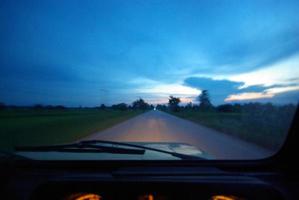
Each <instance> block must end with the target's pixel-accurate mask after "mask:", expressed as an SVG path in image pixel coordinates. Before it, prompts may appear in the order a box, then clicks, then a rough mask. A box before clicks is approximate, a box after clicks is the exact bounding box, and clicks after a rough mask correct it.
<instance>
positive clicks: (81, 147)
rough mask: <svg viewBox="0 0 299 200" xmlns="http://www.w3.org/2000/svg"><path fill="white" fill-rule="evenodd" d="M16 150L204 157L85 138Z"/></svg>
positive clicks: (196, 158)
mask: <svg viewBox="0 0 299 200" xmlns="http://www.w3.org/2000/svg"><path fill="white" fill-rule="evenodd" d="M98 143H100V144H109V145H117V146H126V147H134V148H122V147H117V146H105V145H99V144H98ZM15 150H16V151H35V152H41V151H45V152H48V151H57V152H78V153H115V154H144V153H145V150H150V151H155V152H160V153H165V154H169V155H172V156H174V157H177V158H180V159H182V160H203V158H201V157H198V156H193V155H186V154H181V153H176V152H171V151H165V150H162V149H156V148H152V147H147V146H143V145H137V144H131V143H124V142H114V141H106V140H85V141H81V142H78V143H73V144H64V145H50V146H17V147H15Z"/></svg>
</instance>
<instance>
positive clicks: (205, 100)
mask: <svg viewBox="0 0 299 200" xmlns="http://www.w3.org/2000/svg"><path fill="white" fill-rule="evenodd" d="M198 100H199V102H200V103H199V109H200V110H201V111H210V110H212V109H213V105H212V103H211V101H210V95H209V92H208V90H203V91H202V92H201V94H200V95H199V96H198Z"/></svg>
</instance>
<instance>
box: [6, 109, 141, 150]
mask: <svg viewBox="0 0 299 200" xmlns="http://www.w3.org/2000/svg"><path fill="white" fill-rule="evenodd" d="M141 113H142V111H132V110H129V111H117V110H96V109H66V110H33V109H11V110H2V111H0V149H1V150H12V148H13V146H17V145H48V144H58V143H67V142H73V141H76V140H78V139H80V138H82V137H85V136H88V135H90V134H92V133H94V132H97V131H101V130H103V129H106V128H108V127H111V126H113V125H115V124H117V123H120V122H122V121H124V120H127V119H129V118H131V117H134V116H136V115H138V114H141Z"/></svg>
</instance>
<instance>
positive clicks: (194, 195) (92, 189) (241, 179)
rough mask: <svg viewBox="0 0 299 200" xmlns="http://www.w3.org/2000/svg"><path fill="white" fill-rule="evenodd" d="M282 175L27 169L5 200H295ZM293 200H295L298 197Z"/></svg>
mask: <svg viewBox="0 0 299 200" xmlns="http://www.w3.org/2000/svg"><path fill="white" fill-rule="evenodd" d="M284 179H285V178H284V177H282V176H281V175H280V174H279V173H274V172H273V173H272V172H271V173H269V172H255V173H251V172H236V171H234V172H233V171H224V170H220V169H218V168H215V167H169V166H168V167H120V168H114V169H113V170H111V169H105V170H103V169H101V167H99V168H96V167H92V169H84V170H83V169H67V170H66V169H55V170H54V169H53V168H52V169H47V168H39V169H34V170H33V169H32V168H25V169H24V168H23V169H17V170H15V171H14V173H13V175H10V176H8V175H6V180H7V184H5V185H6V186H5V187H4V191H3V196H6V199H32V200H36V199H49V200H50V199H51V200H52V199H55V200H98V199H101V200H105V199H107V200H120V199H132V200H134V199H136V200H154V199H159V200H172V199H173V200H176V199H178V200H179V199H184V200H195V199H203V200H240V199H242V200H245V199H248V200H249V199H271V200H275V199H293V198H292V196H290V192H289V191H288V189H287V188H285V187H283V186H282V185H281V183H282V182H283V180H284ZM294 199H295V198H294Z"/></svg>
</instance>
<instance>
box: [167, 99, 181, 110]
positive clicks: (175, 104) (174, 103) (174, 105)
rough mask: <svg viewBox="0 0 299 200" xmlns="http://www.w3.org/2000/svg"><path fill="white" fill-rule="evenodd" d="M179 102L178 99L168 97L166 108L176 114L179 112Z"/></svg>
mask: <svg viewBox="0 0 299 200" xmlns="http://www.w3.org/2000/svg"><path fill="white" fill-rule="evenodd" d="M180 102H181V100H180V98H177V97H173V96H169V99H168V106H169V108H170V110H171V111H174V112H178V111H179V110H180V107H179V103H180Z"/></svg>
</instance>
